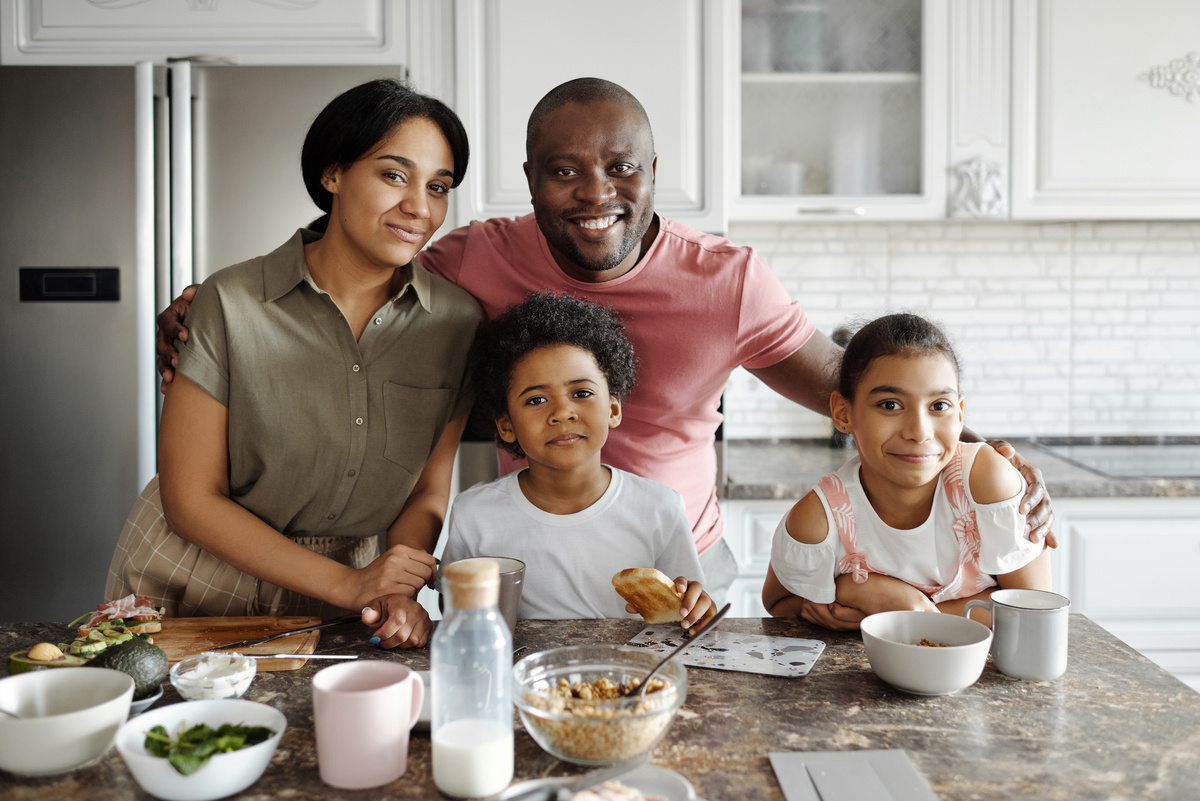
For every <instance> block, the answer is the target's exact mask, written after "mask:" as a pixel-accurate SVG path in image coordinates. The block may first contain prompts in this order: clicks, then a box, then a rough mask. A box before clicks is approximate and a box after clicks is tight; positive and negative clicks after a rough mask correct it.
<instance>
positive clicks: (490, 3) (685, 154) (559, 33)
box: [456, 0, 725, 231]
mask: <svg viewBox="0 0 1200 801" xmlns="http://www.w3.org/2000/svg"><path fill="white" fill-rule="evenodd" d="M713 8H714V6H713V3H712V1H711V0H706V1H705V2H703V3H698V2H694V0H656V2H653V3H646V2H643V1H642V0H609V2H605V3H593V2H578V0H503V2H500V0H459V2H458V5H457V6H456V14H457V21H456V25H457V27H458V36H457V47H458V50H457V56H456V58H457V64H458V92H457V94H458V111H459V113H460V115H461V116H462V118H463V122H464V124H465V125H466V126H467V133H468V135H469V137H470V141H471V149H472V161H473V165H472V169H471V172H470V173H469V174H468V177H467V181H466V182H465V183H464V186H463V189H462V190H459V191H460V192H462V193H464V194H465V195H466V196H467V202H466V203H465V204H464V205H465V206H466V208H462V207H460V214H463V215H466V217H468V218H486V217H493V216H512V215H519V214H527V213H528V212H530V211H532V206H531V205H530V202H529V188H528V185H527V183H526V180H525V174H524V171H523V170H522V164H523V163H524V162H525V125H526V122H527V121H528V118H529V112H530V111H532V110H533V107H534V105H535V104H536V103H537V101H538V100H540V99H541V98H542V97H543V96H544V95H545V94H546V92H548V91H549V90H550V89H553V88H554V87H555V86H557V85H559V84H560V83H563V82H564V81H567V80H570V79H572V78H579V77H585V76H594V77H598V78H606V79H608V80H611V81H614V82H616V83H618V84H620V85H621V86H623V87H625V88H626V89H628V90H629V91H630V92H632V93H633V94H634V96H635V97H637V98H638V100H639V101H641V103H642V105H643V106H644V107H645V109H646V112H647V114H648V115H649V117H650V123H651V126H652V127H653V130H654V143H655V149H656V151H657V153H658V169H657V178H656V183H655V186H656V192H655V207H656V208H657V209H658V210H659V211H660V212H662V213H664V214H666V215H667V216H669V217H671V218H673V219H678V220H681V221H683V222H686V223H688V224H690V225H692V226H694V227H697V228H701V229H703V230H709V231H720V230H722V229H724V227H725V220H724V202H723V199H722V192H723V179H722V176H723V167H722V165H723V155H722V153H723V151H722V147H723V136H722V125H721V122H722V117H723V107H724V103H723V96H722V94H721V92H720V91H719V85H720V84H719V77H720V75H721V69H722V65H723V64H724V61H723V55H722V54H723V50H722V48H720V47H719V46H718V43H719V42H720V41H721V39H720V34H719V32H718V31H716V30H715V25H714V23H713V18H714V16H715V13H714V11H713ZM463 221H465V220H463Z"/></svg>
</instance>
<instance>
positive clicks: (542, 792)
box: [498, 754, 650, 801]
mask: <svg viewBox="0 0 1200 801" xmlns="http://www.w3.org/2000/svg"><path fill="white" fill-rule="evenodd" d="M649 760H650V755H649V754H646V755H645V756H641V757H638V758H637V759H634V760H632V761H629V762H618V763H617V764H615V765H609V766H608V767H606V768H600V769H599V770H593V771H589V772H587V773H584V774H582V775H580V776H576V777H575V778H573V779H541V780H534V781H531V782H522V784H531V785H534V786H532V787H529V788H528V789H521V785H516V786H514V787H513V788H512V790H513V791H515V792H511V794H510V793H508V792H505V793H502V794H501V795H500V797H499V799H498V801H567V799H569V798H571V796H573V795H575V794H576V793H579V792H582V791H584V790H588V789H590V788H592V787H596V786H598V785H601V784H604V783H605V782H611V781H613V780H614V779H619V778H620V777H622V776H624V775H625V774H627V773H631V772H632V771H634V770H637V769H638V768H640V767H641V766H642V765H645V764H646V762H648V761H649Z"/></svg>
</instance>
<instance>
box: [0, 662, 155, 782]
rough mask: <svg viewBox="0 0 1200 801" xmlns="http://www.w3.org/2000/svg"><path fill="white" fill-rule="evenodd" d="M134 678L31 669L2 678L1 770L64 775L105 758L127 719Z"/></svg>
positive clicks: (116, 673) (93, 670)
mask: <svg viewBox="0 0 1200 801" xmlns="http://www.w3.org/2000/svg"><path fill="white" fill-rule="evenodd" d="M132 699H133V679H132V678H130V677H129V676H128V675H126V674H124V673H121V672H119V671H116V670H109V669H108V668H94V667H65V668H56V669H54V670H35V671H31V672H29V673H20V674H18V675H16V676H9V677H8V678H6V679H2V680H0V708H3V709H7V710H9V711H10V712H16V713H17V714H18V715H20V716H21V719H20V720H16V719H14V718H11V717H9V716H8V715H0V768H3V769H4V770H7V771H9V772H11V773H17V774H20V775H22V776H46V775H51V774H55V773H65V772H66V771H69V770H74V769H75V768H78V767H80V766H82V765H86V764H87V763H88V762H91V761H92V760H94V759H97V758H98V757H100V756H103V755H104V753H105V752H107V751H108V749H109V748H111V747H112V744H113V739H114V738H115V737H116V734H117V730H118V729H119V728H120V726H121V724H122V723H124V722H125V719H126V718H128V717H129V705H130V702H131V701H132Z"/></svg>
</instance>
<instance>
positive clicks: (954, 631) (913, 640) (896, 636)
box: [861, 612, 992, 695]
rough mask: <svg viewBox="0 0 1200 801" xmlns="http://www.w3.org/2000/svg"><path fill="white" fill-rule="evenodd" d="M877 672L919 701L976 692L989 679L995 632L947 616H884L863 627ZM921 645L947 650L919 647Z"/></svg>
mask: <svg viewBox="0 0 1200 801" xmlns="http://www.w3.org/2000/svg"><path fill="white" fill-rule="evenodd" d="M861 629H862V639H863V645H864V646H866V649H867V658H868V659H869V660H870V661H871V669H872V670H874V671H875V673H876V675H878V676H879V678H881V679H883V680H884V681H886V682H887V683H888V684H890V685H892V686H893V687H895V688H896V689H897V690H903V691H904V692H906V693H913V694H914V695H949V694H950V693H956V692H958V691H959V690H963V689H966V688H967V687H970V686H971V685H972V684H974V683H975V681H976V680H977V679H978V678H979V675H980V674H981V673H983V666H984V663H986V662H987V655H988V648H990V647H991V644H992V630H991V629H989V628H988V627H987V626H985V625H983V624H982V623H979V622H977V621H974V620H968V619H967V618H965V617H961V616H959V615H951V614H943V613H941V612H880V613H879V614H875V615H869V616H868V617H867V618H865V619H864V620H863V622H862V624H861ZM921 640H929V641H931V642H935V643H941V644H942V645H944V646H945V647H940V648H939V647H932V646H928V645H919V644H918V643H920V642H921Z"/></svg>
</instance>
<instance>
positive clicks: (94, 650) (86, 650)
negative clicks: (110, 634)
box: [67, 640, 109, 657]
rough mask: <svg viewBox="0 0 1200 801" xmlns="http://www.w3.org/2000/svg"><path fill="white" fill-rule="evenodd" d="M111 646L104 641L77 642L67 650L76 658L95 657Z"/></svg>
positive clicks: (70, 644) (68, 646) (71, 644)
mask: <svg viewBox="0 0 1200 801" xmlns="http://www.w3.org/2000/svg"><path fill="white" fill-rule="evenodd" d="M108 646H109V643H107V642H104V641H103V640H76V641H75V642H73V643H69V644H68V645H67V649H68V650H69V652H70V653H71V654H72V655H74V656H83V657H89V656H95V655H96V654H98V653H100V652H101V651H103V650H104V649H105V648H107V647H108Z"/></svg>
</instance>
